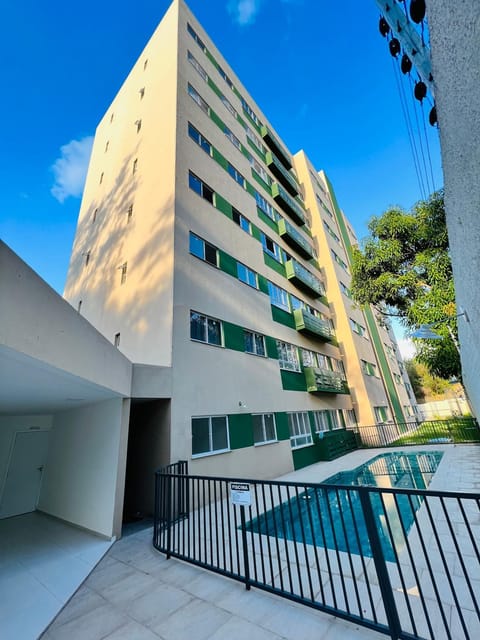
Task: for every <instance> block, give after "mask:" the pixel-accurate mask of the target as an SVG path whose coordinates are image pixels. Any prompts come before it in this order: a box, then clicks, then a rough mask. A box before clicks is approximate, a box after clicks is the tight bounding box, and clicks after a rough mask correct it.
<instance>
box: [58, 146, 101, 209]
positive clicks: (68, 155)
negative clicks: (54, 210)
mask: <svg viewBox="0 0 480 640" xmlns="http://www.w3.org/2000/svg"><path fill="white" fill-rule="evenodd" d="M92 144H93V136H86V137H85V138H82V139H81V140H70V142H69V143H68V144H64V145H63V146H62V147H60V157H59V158H57V159H56V160H55V162H54V163H53V165H52V167H51V169H52V171H53V175H54V176H55V182H54V185H53V187H52V188H51V190H50V193H51V194H52V196H53V197H54V198H56V199H57V200H58V201H59V202H64V201H65V200H66V199H67V198H69V197H70V196H73V197H74V198H79V197H80V196H81V195H82V191H83V185H84V184H85V177H86V175H87V168H88V162H89V160H90V152H91V151H92Z"/></svg>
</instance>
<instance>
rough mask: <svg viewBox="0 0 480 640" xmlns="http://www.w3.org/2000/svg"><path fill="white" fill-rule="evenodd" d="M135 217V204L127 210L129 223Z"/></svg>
mask: <svg viewBox="0 0 480 640" xmlns="http://www.w3.org/2000/svg"><path fill="white" fill-rule="evenodd" d="M132 216H133V204H131V205H129V207H128V209H127V222H130V220H131V219H132Z"/></svg>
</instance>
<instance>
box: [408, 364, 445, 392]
mask: <svg viewBox="0 0 480 640" xmlns="http://www.w3.org/2000/svg"><path fill="white" fill-rule="evenodd" d="M405 368H406V370H407V373H408V377H409V378H410V382H411V384H412V389H413V393H414V394H415V397H416V399H417V400H418V401H419V402H425V401H428V400H435V399H438V398H440V397H442V396H444V395H445V394H446V393H447V392H448V391H450V389H452V385H451V384H450V382H449V381H448V380H445V378H439V377H438V376H434V375H432V374H431V373H430V372H429V370H428V368H427V367H426V366H425V365H424V364H423V363H421V362H418V361H417V360H416V359H413V360H406V361H405Z"/></svg>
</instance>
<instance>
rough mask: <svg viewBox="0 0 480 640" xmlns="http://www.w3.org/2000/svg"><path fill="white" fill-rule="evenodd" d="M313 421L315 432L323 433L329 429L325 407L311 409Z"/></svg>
mask: <svg viewBox="0 0 480 640" xmlns="http://www.w3.org/2000/svg"><path fill="white" fill-rule="evenodd" d="M313 421H314V422H315V431H316V433H325V431H330V422H329V420H328V410H327V409H319V410H317V411H313Z"/></svg>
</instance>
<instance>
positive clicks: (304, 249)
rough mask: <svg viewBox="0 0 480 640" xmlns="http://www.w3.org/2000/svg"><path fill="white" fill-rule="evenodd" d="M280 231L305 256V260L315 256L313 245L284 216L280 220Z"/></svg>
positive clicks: (290, 244)
mask: <svg viewBox="0 0 480 640" xmlns="http://www.w3.org/2000/svg"><path fill="white" fill-rule="evenodd" d="M278 233H279V234H280V237H281V238H283V239H284V240H285V242H286V243H287V244H288V245H289V246H290V247H292V248H293V249H295V251H296V252H297V253H299V254H300V255H301V256H302V258H305V260H311V259H312V258H313V247H312V245H311V244H310V243H309V242H308V240H307V239H306V238H304V237H303V236H302V234H301V233H299V232H298V231H297V230H296V229H295V227H294V226H292V225H291V224H290V223H289V222H288V221H287V220H285V219H284V218H282V219H281V220H279V221H278Z"/></svg>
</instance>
